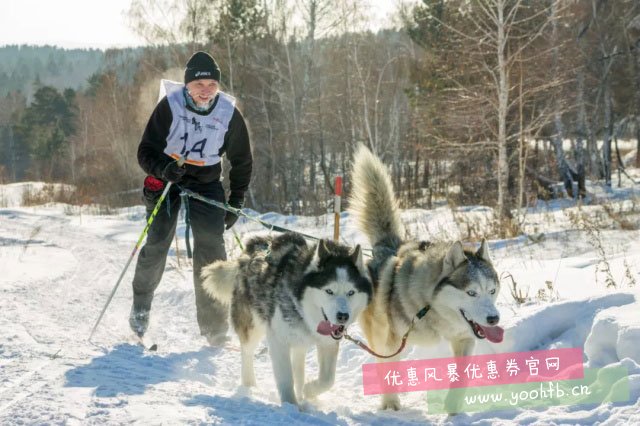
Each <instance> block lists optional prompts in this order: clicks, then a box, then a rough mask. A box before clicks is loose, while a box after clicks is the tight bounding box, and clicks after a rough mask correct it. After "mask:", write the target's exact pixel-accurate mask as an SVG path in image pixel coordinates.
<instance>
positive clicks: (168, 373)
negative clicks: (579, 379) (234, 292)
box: [0, 185, 640, 425]
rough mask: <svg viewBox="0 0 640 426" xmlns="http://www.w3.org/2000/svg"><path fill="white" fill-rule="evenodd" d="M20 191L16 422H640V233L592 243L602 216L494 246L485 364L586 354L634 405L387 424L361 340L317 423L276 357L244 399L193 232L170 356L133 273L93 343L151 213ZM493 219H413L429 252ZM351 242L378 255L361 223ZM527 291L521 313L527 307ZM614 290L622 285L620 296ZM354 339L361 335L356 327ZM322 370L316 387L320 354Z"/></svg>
mask: <svg viewBox="0 0 640 426" xmlns="http://www.w3.org/2000/svg"><path fill="white" fill-rule="evenodd" d="M19 188H20V187H19V186H16V185H14V186H5V187H3V188H1V189H0V194H3V195H4V197H5V200H10V202H8V201H5V204H4V207H3V208H0V268H1V271H2V273H1V274H0V423H1V424H71V425H73V424H128V423H139V424H145V425H146V424H229V425H237V424H256V425H257V424H260V425H264V424H274V425H275V424H285V423H288V424H313V425H325V424H326V425H334V424H341V425H356V424H358V425H359V424H366V425H369V424H377V425H382V424H385V425H387V424H398V425H411V424H424V423H435V424H453V425H467V424H472V425H494V424H536V425H538V424H580V425H586V424H610V425H619V424H640V283H639V281H640V275H639V271H640V238H639V237H640V231H637V230H615V229H609V230H605V229H594V228H589V227H588V226H586V225H585V226H583V227H582V228H581V229H578V225H579V223H580V221H579V220H578V219H576V217H577V216H579V215H581V214H583V215H585V217H586V216H588V214H589V211H590V210H589V209H590V207H588V206H587V207H581V208H578V207H577V206H575V205H573V204H572V202H563V203H558V204H555V205H554V204H552V205H546V206H537V207H536V209H535V210H531V211H530V212H528V214H527V216H526V221H527V226H530V228H529V229H530V232H531V237H532V238H527V237H524V236H522V237H519V238H514V239H509V240H492V241H490V246H491V249H492V255H493V258H494V261H495V264H496V267H497V269H498V271H499V273H502V275H503V281H502V283H503V286H502V289H501V292H500V295H499V299H498V300H499V308H500V311H501V323H502V325H503V327H504V328H505V340H504V342H503V343H501V344H491V343H486V342H482V343H481V344H480V345H479V347H478V351H477V352H478V353H496V352H513V351H529V350H538V349H556V348H566V347H582V348H584V361H585V366H586V367H598V368H600V367H604V366H622V367H624V368H626V369H627V371H628V381H629V393H630V399H629V400H628V401H623V402H614V403H605V404H600V405H579V406H553V407H550V408H540V409H536V410H532V409H521V408H514V409H511V410H506V411H499V412H486V413H467V414H460V415H458V416H455V417H453V418H448V417H447V416H446V415H433V414H429V412H428V411H427V404H426V401H425V394H424V393H422V392H413V393H408V394H404V395H403V396H402V397H401V399H402V402H403V404H404V408H403V410H402V411H399V412H386V411H384V412H383V411H379V410H378V404H379V397H378V396H365V395H364V394H363V389H362V375H361V366H362V364H363V363H369V362H373V358H372V357H371V356H369V355H368V354H366V353H365V352H364V351H362V350H361V349H359V348H358V347H357V346H355V345H353V344H351V343H349V342H345V343H343V344H342V347H341V349H340V355H339V360H338V371H337V379H336V384H335V385H334V387H333V388H332V389H331V390H330V391H328V392H327V393H325V394H323V395H321V396H320V397H319V398H318V399H317V400H316V401H312V402H309V403H307V404H305V406H304V409H303V410H302V411H300V410H298V409H297V408H295V407H293V406H290V405H286V406H280V404H279V402H278V395H277V392H276V389H275V384H274V379H273V375H272V372H271V364H270V359H269V355H268V354H264V355H260V356H258V358H257V359H256V372H257V382H258V386H257V388H254V389H253V390H251V391H247V390H245V389H242V388H240V386H239V373H240V354H239V352H238V349H237V338H235V336H234V337H233V340H232V342H231V344H229V345H228V346H227V347H226V348H224V349H212V348H209V347H207V345H206V342H205V341H204V339H203V338H201V337H200V336H199V333H198V327H197V324H196V318H195V306H194V295H193V289H192V285H193V283H192V271H191V266H190V265H189V264H188V262H187V261H186V259H185V258H184V253H185V250H184V239H183V232H184V225H181V226H180V228H179V233H178V235H179V236H180V249H179V252H180V255H181V256H180V259H179V258H178V257H177V256H176V251H175V249H174V248H172V250H171V252H170V257H169V260H168V263H167V267H166V271H165V274H164V277H163V281H162V283H161V285H160V287H159V289H158V291H157V293H156V298H155V300H154V306H153V310H152V319H151V326H150V329H149V332H148V339H147V341H148V342H155V343H157V344H158V346H159V349H158V351H157V352H155V353H154V352H146V351H143V350H142V349H141V348H140V346H138V345H136V343H135V341H134V340H133V338H132V335H131V332H130V331H129V327H128V323H127V317H128V314H129V309H130V305H131V287H130V283H131V278H132V273H133V269H134V266H133V264H132V266H131V267H130V268H129V270H128V272H127V274H126V275H125V277H124V280H123V282H122V284H121V286H120V288H119V289H118V291H117V293H116V294H115V297H114V299H113V301H112V303H111V305H110V306H109V309H108V310H107V312H106V314H105V316H104V318H103V320H102V323H101V324H100V326H99V327H98V329H97V331H96V333H95V335H94V338H93V342H89V341H88V340H87V338H88V336H89V333H90V331H91V329H92V327H93V325H94V323H95V321H96V319H97V317H98V315H99V313H100V310H101V309H102V307H103V305H104V303H105V302H106V300H107V297H108V296H109V293H110V292H111V290H112V288H113V286H114V284H115V283H116V280H117V278H118V276H119V274H120V272H121V270H122V268H123V266H124V265H125V263H126V261H127V259H128V257H129V255H130V253H131V251H132V249H133V246H134V244H135V242H136V240H137V239H138V236H139V234H140V232H141V231H142V229H143V227H144V211H143V209H142V207H135V208H128V209H122V210H120V211H119V212H118V214H115V215H109V216H100V215H95V214H92V213H91V212H92V211H96V210H97V209H95V208H93V209H92V208H84V209H82V210H81V209H79V208H76V207H71V206H67V205H61V204H49V205H43V206H36V207H20V206H19V205H20V203H19V200H20V196H19V194H16V193H15V191H19ZM625 191H626V192H620V194H623V198H624V200H626V201H624V200H616V202H627V203H631V204H634V201H636V197H637V195H636V194H635V193H634V192H633V191H629V190H628V189H627V190H625ZM16 200H18V201H16ZM560 207H563V210H560ZM567 209H574V213H573V214H569V213H567V211H568V210H567ZM486 210H487V209H483V208H466V209H460V210H458V211H456V212H455V213H452V212H451V211H449V210H447V209H437V210H434V211H424V210H417V209H413V210H407V211H405V212H404V213H403V219H404V220H405V222H406V223H408V225H409V228H410V230H411V232H412V233H413V234H414V235H416V236H419V237H420V238H421V239H451V238H462V239H466V238H467V236H468V235H469V232H470V231H469V229H470V227H469V226H467V227H465V226H461V218H462V220H467V221H468V223H472V224H474V225H473V226H472V228H473V229H474V232H479V231H481V228H482V226H488V225H487V220H486V218H487V214H486V213H487V212H486ZM569 211H570V210H569ZM483 212H484V213H483ZM592 217H593V216H592ZM261 218H262V219H263V220H266V221H269V222H273V223H275V224H277V225H280V226H284V227H287V228H290V229H294V230H299V231H302V232H305V233H307V234H312V235H316V236H319V237H322V236H324V237H329V236H331V235H332V234H333V223H332V218H333V215H327V216H323V217H317V218H316V217H292V216H281V215H278V214H275V213H268V214H264V215H262V216H261ZM483 218H484V219H483ZM483 220H484V222H483ZM483 224H484V225H483ZM525 229H527V228H525ZM234 230H235V231H236V232H237V233H238V234H239V235H240V236H241V238H243V239H245V238H247V237H249V236H251V235H253V234H256V233H265V232H268V231H267V230H265V228H263V227H261V226H260V225H257V224H255V223H251V222H249V223H248V222H246V221H243V220H241V221H240V222H239V223H238V224H237V225H236V226H235V227H234ZM226 238H227V247H228V251H229V253H230V255H231V256H235V255H237V253H238V250H239V249H238V246H237V244H236V243H235V241H234V237H233V234H232V233H229V232H228V233H227V235H226ZM342 238H343V240H344V241H345V242H348V243H349V244H355V243H365V241H364V239H363V237H362V236H361V235H360V234H359V233H358V232H357V231H356V229H355V226H354V222H353V220H352V218H351V217H349V215H348V214H347V213H343V215H342ZM509 274H510V277H509ZM513 282H515V283H516V290H515V291H516V292H520V294H521V295H522V298H523V303H521V304H518V303H516V301H515V300H514V297H513V296H512V292H511V291H512V286H513ZM611 282H614V283H615V284H616V287H612V286H610V287H607V284H608V283H609V284H611ZM351 334H355V335H361V333H360V330H359V328H358V327H357V325H356V326H354V329H353V330H351ZM443 356H450V352H449V351H448V349H447V347H446V345H445V344H444V343H443V344H441V345H440V346H438V347H437V348H431V349H425V348H413V349H411V350H409V351H408V353H407V357H406V359H411V358H413V359H426V358H430V357H443ZM307 371H308V377H313V376H314V375H315V374H317V365H316V362H315V354H314V353H313V352H310V353H309V354H308V357H307Z"/></svg>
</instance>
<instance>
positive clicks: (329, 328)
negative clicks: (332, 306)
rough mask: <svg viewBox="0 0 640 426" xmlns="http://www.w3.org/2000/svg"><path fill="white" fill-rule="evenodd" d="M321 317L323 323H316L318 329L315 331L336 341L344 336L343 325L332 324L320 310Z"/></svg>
mask: <svg viewBox="0 0 640 426" xmlns="http://www.w3.org/2000/svg"><path fill="white" fill-rule="evenodd" d="M322 316H323V317H324V321H320V323H318V328H317V329H316V331H317V332H318V333H320V334H322V335H323V336H331V337H333V338H334V339H336V340H340V339H342V335H343V334H344V325H338V324H333V323H332V322H331V321H329V318H327V315H326V314H325V313H324V309H322Z"/></svg>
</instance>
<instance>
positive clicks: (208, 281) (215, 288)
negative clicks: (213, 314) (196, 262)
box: [200, 260, 240, 305]
mask: <svg viewBox="0 0 640 426" xmlns="http://www.w3.org/2000/svg"><path fill="white" fill-rule="evenodd" d="M239 269H240V268H239V267H238V261H237V260H218V261H216V262H213V263H212V264H210V265H207V266H205V267H204V268H202V272H201V273H200V276H201V277H202V279H203V281H202V287H203V288H204V291H206V292H207V293H208V294H209V295H210V296H211V297H213V298H214V299H217V300H219V301H220V302H222V303H224V304H226V305H230V304H231V298H232V297H233V289H234V288H235V287H236V282H237V279H238V274H239Z"/></svg>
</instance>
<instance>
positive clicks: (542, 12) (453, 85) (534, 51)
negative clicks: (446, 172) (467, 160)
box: [422, 0, 561, 219]
mask: <svg viewBox="0 0 640 426" xmlns="http://www.w3.org/2000/svg"><path fill="white" fill-rule="evenodd" d="M424 3H425V5H426V6H425V8H424V9H423V11H425V12H426V13H423V14H422V19H423V20H424V22H425V24H423V27H422V34H423V35H424V37H425V38H427V39H429V38H433V37H435V35H439V37H440V38H445V39H446V40H447V41H446V45H447V48H448V49H449V52H444V53H443V52H441V51H438V50H436V52H438V53H437V55H438V56H439V58H445V62H444V66H445V67H447V68H446V69H447V70H448V71H449V72H450V73H452V74H453V75H450V76H447V77H444V78H443V77H441V78H443V80H445V83H443V84H442V85H443V86H444V88H443V89H441V90H439V92H440V93H441V94H443V95H444V98H443V99H444V102H445V103H444V105H445V108H443V109H442V111H443V114H442V115H445V114H446V116H444V117H442V118H441V120H442V123H445V126H442V125H441V124H439V126H440V128H441V129H440V130H436V135H435V137H436V138H439V139H440V140H441V141H442V143H446V144H447V145H449V146H454V147H455V146H466V147H467V149H475V150H476V151H477V150H482V149H483V148H484V149H486V148H487V147H489V148H491V149H492V150H493V152H495V156H496V163H495V164H496V166H495V171H496V173H495V179H496V189H497V200H496V210H497V213H498V215H499V218H500V219H504V218H509V217H510V216H511V213H510V208H511V197H510V191H509V187H510V182H511V181H512V176H511V173H512V172H511V168H513V167H514V166H512V160H511V159H512V157H513V156H514V155H515V156H516V157H517V155H518V154H517V151H518V150H517V149H514V147H515V146H516V145H517V144H516V141H517V140H518V139H519V138H520V139H522V137H521V135H523V134H524V135H528V136H533V135H534V134H535V133H537V131H538V130H539V129H540V128H541V127H542V126H543V125H544V124H545V122H546V119H547V118H548V114H549V108H548V106H547V105H544V100H543V99H542V98H543V96H542V95H543V94H544V93H548V92H549V91H550V90H552V89H553V88H554V87H556V86H557V85H558V84H560V83H561V81H560V80H561V79H559V78H554V77H553V76H551V75H548V73H546V71H545V70H544V69H538V68H537V67H535V65H539V64H544V63H545V62H546V63H547V64H548V63H549V55H550V52H549V49H548V47H547V45H546V44H545V43H544V38H545V37H546V35H547V33H548V32H549V30H550V26H551V24H552V23H553V22H554V20H555V19H556V15H555V14H554V13H552V9H551V8H552V6H553V7H556V8H559V7H561V6H558V5H557V4H556V3H555V2H552V3H551V5H549V4H543V3H540V2H535V3H532V2H528V1H522V0H481V1H475V2H466V1H454V2H441V1H435V0H433V1H425V2H424ZM442 34H444V35H442ZM432 46H433V44H432ZM451 50H454V52H453V53H452V52H451ZM439 64H443V62H442V60H441V61H440V62H439ZM447 64H448V65H447ZM520 65H524V66H520ZM439 66H443V65H439ZM529 68H532V70H531V71H525V70H527V69H529ZM547 68H549V67H548V66H547ZM515 70H522V71H521V72H528V75H527V78H521V76H520V75H518V72H516V71H515ZM435 72H436V74H437V73H438V70H437V69H436V71H435ZM543 74H544V77H543V76H542V75H543ZM520 81H522V82H523V83H522V84H525V87H524V88H522V90H520V89H518V90H514V89H515V88H518V86H519V85H520ZM523 104H524V107H521V105H523ZM520 108H522V111H523V113H526V114H528V115H529V117H528V118H527V119H526V120H522V125H523V126H526V128H525V129H522V128H520V124H519V123H520V121H519V120H516V119H515V118H516V117H517V116H518V110H519V109H520ZM442 129H447V130H445V131H443V130H442ZM452 136H453V138H452ZM456 139H457V140H456ZM469 143H472V145H470V144H469ZM514 163H515V164H518V162H514Z"/></svg>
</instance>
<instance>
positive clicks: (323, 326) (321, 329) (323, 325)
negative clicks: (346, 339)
mask: <svg viewBox="0 0 640 426" xmlns="http://www.w3.org/2000/svg"><path fill="white" fill-rule="evenodd" d="M338 330H340V326H339V325H335V324H331V321H327V320H325V321H320V323H318V328H317V329H316V331H317V332H318V333H320V334H322V335H323V336H330V335H331V333H333V332H334V331H338Z"/></svg>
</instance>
